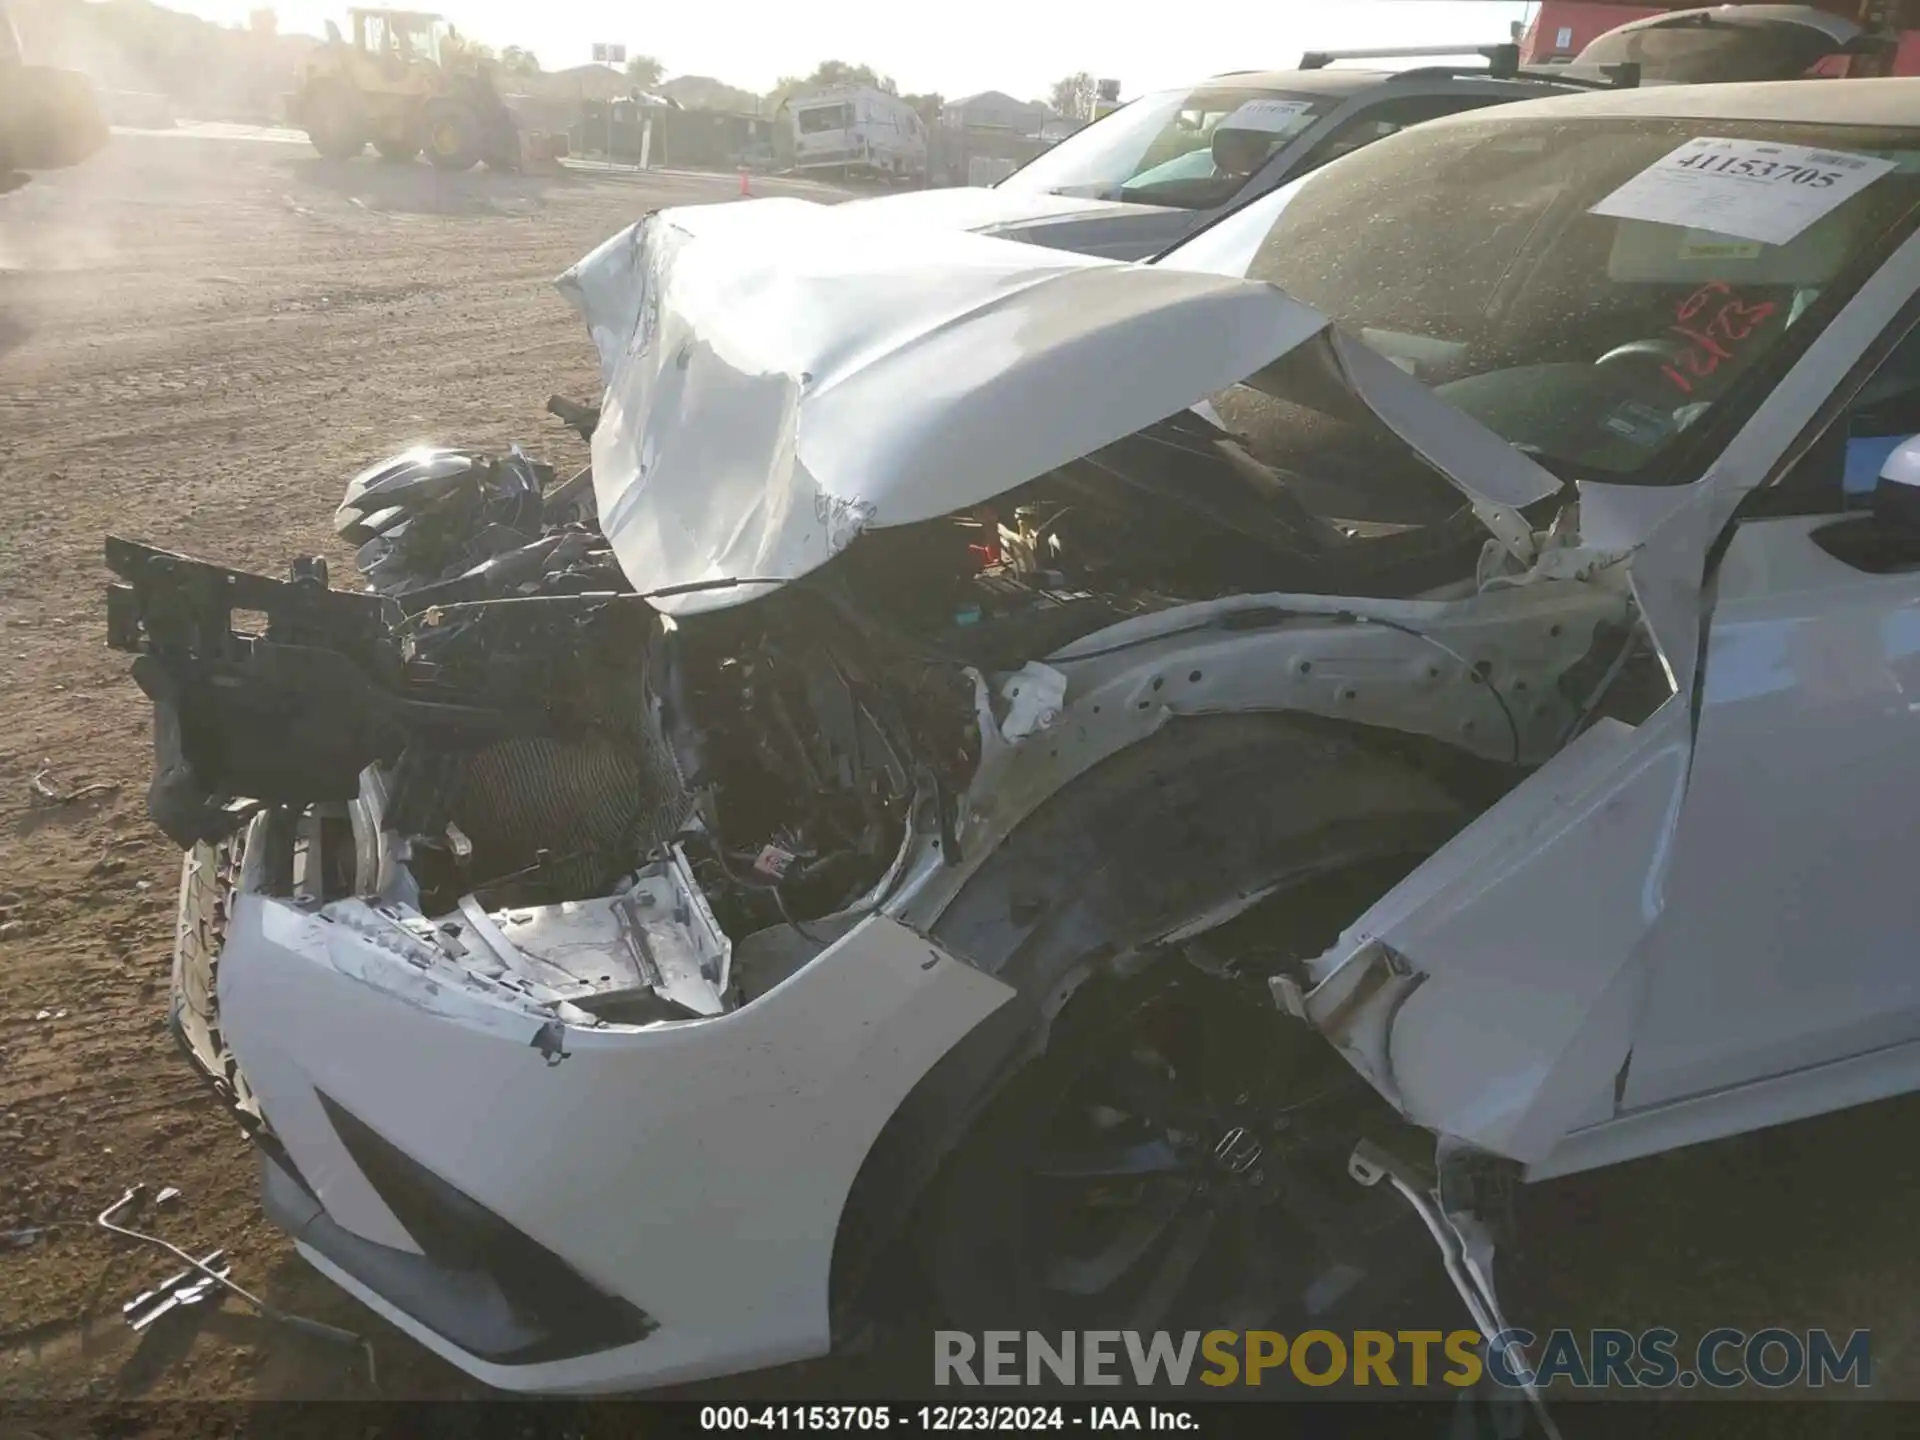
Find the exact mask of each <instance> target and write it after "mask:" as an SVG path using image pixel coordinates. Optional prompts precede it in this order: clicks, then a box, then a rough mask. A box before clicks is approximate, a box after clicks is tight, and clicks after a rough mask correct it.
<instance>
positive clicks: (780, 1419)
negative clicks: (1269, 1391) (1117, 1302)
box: [700, 1405, 1200, 1434]
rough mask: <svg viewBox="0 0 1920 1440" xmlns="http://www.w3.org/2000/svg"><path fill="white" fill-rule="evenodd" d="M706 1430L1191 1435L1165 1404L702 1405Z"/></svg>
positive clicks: (1184, 1419) (1195, 1422)
mask: <svg viewBox="0 0 1920 1440" xmlns="http://www.w3.org/2000/svg"><path fill="white" fill-rule="evenodd" d="M700 1428H701V1430H703V1431H709V1432H726V1431H733V1432H746V1433H751V1432H754V1431H762V1430H775V1431H778V1430H791V1431H834V1430H842V1431H865V1432H877V1431H883V1430H903V1431H907V1432H910V1433H916V1434H929V1433H931V1434H939V1433H946V1432H963V1433H967V1432H976V1433H977V1432H992V1433H1005V1432H1008V1431H1025V1430H1038V1431H1070V1430H1089V1431H1115V1430H1140V1431H1148V1430H1153V1431H1163V1432H1189V1433H1191V1432H1194V1431H1197V1430H1199V1429H1200V1420H1199V1417H1198V1416H1197V1415H1195V1414H1194V1412H1193V1411H1192V1410H1188V1409H1183V1408H1181V1407H1179V1406H1165V1405H703V1406H702V1407H701V1408H700Z"/></svg>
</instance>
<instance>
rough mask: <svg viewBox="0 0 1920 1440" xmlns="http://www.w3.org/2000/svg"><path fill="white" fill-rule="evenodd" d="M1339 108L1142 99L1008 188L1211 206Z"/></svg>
mask: <svg viewBox="0 0 1920 1440" xmlns="http://www.w3.org/2000/svg"><path fill="white" fill-rule="evenodd" d="M1335 103H1336V102H1335V101H1334V100H1332V99H1331V98H1329V97H1315V96H1308V95H1290V94H1287V93H1286V92H1284V91H1280V90H1267V89H1256V88H1249V87H1245V86H1235V85H1223V84H1215V85H1205V86H1201V87H1200V88H1198V89H1195V90H1167V91H1163V92H1161V93H1159V94H1156V95H1146V96H1142V97H1141V98H1140V99H1138V100H1135V101H1132V102H1131V103H1129V104H1127V105H1123V106H1121V107H1120V109H1118V110H1116V111H1114V112H1113V114H1111V115H1109V116H1107V117H1106V118H1105V119H1103V120H1097V121H1095V122H1094V123H1093V124H1091V125H1089V126H1087V128H1086V129H1084V130H1081V131H1079V132H1077V133H1076V134H1073V135H1069V136H1068V137H1067V138H1066V139H1065V140H1062V141H1061V142H1060V143H1059V144H1058V145H1056V146H1054V147H1053V149H1051V150H1049V151H1047V152H1046V153H1045V154H1044V155H1041V156H1040V157H1038V158H1037V159H1035V160H1033V161H1032V162H1030V163H1029V164H1028V165H1026V166H1025V167H1024V168H1022V169H1020V170H1016V171H1015V172H1014V173H1013V174H1012V175H1009V176H1008V177H1007V178H1006V179H1005V180H1002V181H1001V182H1000V185H999V188H1000V189H1002V190H1017V191H1023V192H1027V193H1034V194H1046V195H1073V196H1084V197H1086V198H1089V199H1095V200H1129V201H1133V202H1135V203H1137V204H1143V205H1165V206H1170V207H1173V208H1177V209H1183V210H1205V209H1211V208H1212V207H1213V206H1216V205H1222V204H1225V203H1226V202H1227V201H1228V200H1231V199H1232V198H1233V197H1234V195H1236V194H1237V193H1239V191H1240V189H1241V187H1242V186H1244V185H1245V184H1246V183H1247V180H1248V179H1249V178H1250V177H1251V176H1252V175H1253V173H1254V171H1256V170H1258V169H1259V168H1260V167H1261V166H1262V165H1263V164H1265V163H1266V160H1267V157H1268V156H1269V155H1271V154H1272V153H1273V152H1274V150H1276V149H1277V148H1279V147H1280V146H1281V145H1284V144H1285V143H1286V142H1287V141H1288V140H1291V139H1292V138H1293V137H1294V136H1296V135H1298V134H1299V133H1300V132H1301V131H1303V130H1305V129H1306V128H1307V127H1308V126H1309V125H1311V124H1312V123H1313V122H1314V120H1315V119H1317V118H1318V117H1319V116H1321V115H1323V114H1325V113H1326V112H1327V111H1328V110H1330V109H1332V108H1333V106H1334V104H1335Z"/></svg>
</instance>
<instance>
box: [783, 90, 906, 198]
mask: <svg viewBox="0 0 1920 1440" xmlns="http://www.w3.org/2000/svg"><path fill="white" fill-rule="evenodd" d="M787 111H788V114H789V115H790V116H791V117H792V124H793V164H794V168H795V169H796V170H825V169H831V170H836V171H844V172H846V173H849V174H865V175H879V176H885V177H888V178H891V179H900V180H905V179H911V178H916V177H919V176H922V175H925V174H926V170H927V127H926V124H925V123H924V122H923V121H922V120H921V119H920V116H919V113H918V112H917V111H915V110H914V108H913V107H912V106H911V105H909V104H907V103H906V102H905V101H903V100H902V99H900V97H899V96H897V95H889V94H887V93H886V92H885V91H882V90H876V89H873V88H872V87H871V86H866V85H845V86H835V87H834V88H832V89H829V90H816V91H814V92H813V93H812V94H810V95H802V96H799V97H797V98H795V99H793V100H789V101H788V102H787Z"/></svg>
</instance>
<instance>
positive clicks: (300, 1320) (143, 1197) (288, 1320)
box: [96, 1184, 380, 1390]
mask: <svg viewBox="0 0 1920 1440" xmlns="http://www.w3.org/2000/svg"><path fill="white" fill-rule="evenodd" d="M169 1188H171V1187H169ZM176 1193H177V1192H176ZM147 1198H148V1191H147V1187H146V1186H145V1185H144V1184H141V1185H133V1186H130V1187H129V1188H128V1189H127V1192H126V1193H125V1194H124V1195H122V1196H121V1197H120V1198H119V1199H118V1200H116V1201H114V1202H113V1204H111V1205H109V1206H108V1207H107V1208H106V1209H104V1210H102V1211H101V1212H100V1214H99V1215H98V1216H97V1217H96V1223H97V1224H98V1225H99V1226H100V1228H101V1229H103V1230H110V1231H112V1232H113V1233H114V1234H115V1235H124V1236H125V1237H126V1238H127V1239H129V1240H138V1241H139V1242H140V1243H141V1244H142V1245H152V1246H154V1247H155V1248H157V1249H160V1250H164V1251H166V1252H167V1253H168V1254H169V1255H172V1256H173V1257H174V1258H175V1259H177V1260H182V1261H185V1262H186V1264H187V1265H188V1266H190V1267H191V1269H192V1271H194V1272H197V1273H198V1274H199V1275H200V1276H201V1277H202V1282H201V1283H204V1284H206V1285H219V1286H220V1287H221V1288H223V1289H226V1290H230V1291H232V1292H233V1293H234V1294H235V1295H238V1296H239V1297H240V1298H241V1299H242V1300H244V1301H245V1302H246V1303H247V1304H248V1305H251V1306H252V1307H253V1309H254V1311H255V1313H257V1314H258V1315H259V1316H260V1318H261V1319H263V1320H266V1321H268V1322H270V1323H272V1324H275V1325H280V1326H284V1327H285V1328H287V1329H289V1330H294V1331H298V1332H299V1333H300V1334H302V1335H311V1336H312V1337H313V1338H314V1339H316V1340H326V1341H329V1342H331V1343H333V1344H335V1345H346V1346H349V1347H351V1348H354V1349H357V1350H359V1351H360V1352H361V1353H362V1354H363V1355H365V1356H366V1359H367V1383H368V1384H369V1385H371V1386H372V1387H373V1388H374V1389H376V1390H377V1389H379V1388H380V1376H379V1371H378V1370H377V1369H376V1367H375V1364H374V1357H373V1342H372V1341H371V1340H369V1339H367V1337H366V1336H364V1335H357V1334H355V1333H354V1332H353V1331H351V1330H342V1329H341V1328H340V1327H339V1326H337V1325H328V1324H325V1323H324V1322H322V1321H319V1320H310V1319H308V1318H307V1317H306V1316H304V1315H289V1314H288V1313H287V1312H286V1311H284V1310H281V1309H279V1308H278V1307H277V1306H274V1305H269V1304H268V1303H267V1302H266V1301H265V1300H262V1299H261V1298H260V1297H259V1296H258V1295H255V1294H253V1293H252V1292H250V1291H247V1290H243V1289H241V1288H240V1286H238V1285H236V1284H235V1283H234V1282H233V1281H232V1280H231V1279H229V1278H228V1273H229V1271H230V1269H231V1267H227V1266H223V1267H222V1268H221V1269H218V1270H216V1269H214V1268H213V1266H212V1265H210V1264H209V1263H208V1261H207V1260H196V1259H194V1257H193V1256H191V1255H189V1254H188V1253H187V1252H186V1251H185V1250H182V1249H181V1248H180V1247H179V1246H178V1245H175V1244H173V1243H171V1242H170V1241H166V1240H162V1239H161V1238H160V1237H159V1236H158V1235H149V1234H146V1233H144V1232H143V1231H139V1230H134V1229H131V1228H130V1227H128V1226H126V1225H123V1224H121V1223H120V1217H121V1216H122V1215H123V1214H125V1213H126V1212H127V1211H128V1210H129V1209H133V1210H138V1209H139V1208H140V1207H143V1206H144V1205H145V1204H146V1203H147ZM221 1254H222V1252H219V1251H216V1252H214V1254H213V1255H212V1256H209V1257H208V1260H212V1261H216V1262H217V1261H218V1260H219V1259H220V1258H221ZM172 1284H173V1282H172V1281H168V1282H165V1283H164V1284H163V1285H162V1286H161V1287H160V1288H161V1289H166V1288H167V1286H169V1285H172ZM204 1293H205V1292H204V1291H203V1292H202V1295H204ZM202 1295H196V1296H195V1297H194V1298H195V1300H198V1299H200V1298H202ZM175 1303H176V1304H177V1303H191V1302H179V1301H176V1302H175Z"/></svg>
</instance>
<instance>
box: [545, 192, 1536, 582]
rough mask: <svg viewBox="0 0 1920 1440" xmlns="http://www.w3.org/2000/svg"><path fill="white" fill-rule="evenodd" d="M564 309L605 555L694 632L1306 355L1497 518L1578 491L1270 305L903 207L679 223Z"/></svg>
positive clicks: (596, 269) (765, 204) (802, 207)
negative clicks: (581, 369) (709, 616)
mask: <svg viewBox="0 0 1920 1440" xmlns="http://www.w3.org/2000/svg"><path fill="white" fill-rule="evenodd" d="M559 287H560V289H561V290H562V292H563V293H564V294H565V295H566V296H567V297H568V299H569V300H570V301H571V302H572V303H573V304H574V305H575V306H576V308H577V309H579V310H580V312H581V314H582V316H583V317H584V318H585V320H586V322H587V325H588V327H589V329H590V330H591V332H592V334H593V337H594V343H595V345H596V347H597V348H598V350H599V352H600V361H601V373H602V375H603V377H604V378H605V380H606V384H607V389H606V394H605V396H604V398H603V401H602V406H601V415H600V422H599V426H598V428H597V429H596V430H595V432H594V437H593V474H594V493H595V499H596V501H597V502H598V507H599V515H600V524H601V528H602V529H603V530H604V532H605V533H606V535H607V538H608V540H609V541H610V542H611V544H612V546H613V549H614V553H615V555H616V556H617V557H618V559H619V561H620V565H621V568H622V569H623V570H624V571H625V573H626V575H627V577H628V578H629V579H630V580H631V581H632V582H633V584H634V586H635V587H636V588H637V589H639V590H641V591H642V592H646V593H650V594H651V593H653V592H657V591H661V590H679V591H681V593H678V594H672V595H660V596H658V597H657V598H656V600H655V603H656V604H657V605H658V606H659V607H660V608H661V609H662V610H665V611H667V612H669V613H672V614H690V613H694V612H698V611H703V610H712V609H720V608H723V607H726V606H731V605H737V604H741V603H743V602H745V601H747V600H750V599H753V598H755V597H756V596H758V595H762V594H765V593H766V591H767V589H768V588H770V587H771V586H774V585H778V584H782V583H785V582H787V581H790V580H794V579H797V578H799V577H800V576H802V575H805V574H807V573H808V572H810V571H812V570H815V569H818V568H819V567H820V566H822V565H824V564H825V563H826V562H827V561H829V560H830V559H832V558H833V556H834V555H836V554H837V553H839V551H841V550H842V549H844V548H845V547H846V546H847V545H849V544H850V543H852V541H853V539H854V538H855V537H856V536H857V535H859V534H860V533H861V532H862V531H864V530H868V529H875V528H881V527H886V526H893V525H906V524H912V523H914V522H917V521H923V520H930V519H935V518H937V517H939V516H941V515H945V514H949V513H951V512H953V511H956V510H961V509H965V508H967V507H969V506H972V505H977V504H981V503H984V502H985V501H987V500H990V499H992V498H993V497H994V496H996V495H1000V494H1003V493H1005V492H1006V491H1008V490H1010V489H1012V488H1014V487H1015V486H1017V485H1020V484H1023V483H1025V482H1026V481H1028V480H1030V479H1032V478H1034V477H1035V476H1037V475H1041V474H1044V473H1045V472H1046V471H1048V470H1050V469H1053V468H1054V467H1056V466H1059V465H1063V464H1065V463H1067V462H1068V461H1071V460H1075V459H1078V458H1079V457H1081V456H1083V455H1086V454H1088V453H1089V452H1091V451H1093V450H1097V449H1099V448H1100V447H1101V446H1103V445H1107V444H1111V443H1112V442H1113V441H1115V440H1118V439H1121V438H1122V437H1124V436H1126V435H1129V434H1132V433H1133V432H1134V431H1136V430H1138V429H1140V428H1142V427H1143V426H1146V425H1150V424H1152V423H1154V422H1155V421H1157V420H1161V419H1164V418H1166V417H1167V416H1169V415H1173V414H1177V413H1178V412H1179V411H1181V410H1183V409H1186V408H1188V407H1189V406H1192V405H1194V404H1195V403H1197V402H1198V401H1200V400H1202V399H1205V398H1206V397H1207V396H1209V395H1213V394H1216V393H1218V392H1219V391H1221V390H1224V389H1226V388H1228V387H1229V386H1231V385H1233V384H1235V383H1237V382H1239V381H1241V380H1243V379H1246V378H1247V377H1248V376H1250V375H1253V374H1254V373H1255V372H1257V371H1260V370H1262V369H1265V368H1266V367H1267V366H1268V365H1270V364H1272V363H1273V362H1274V361H1275V360H1277V359H1279V358H1280V357H1281V356H1283V355H1287V354H1289V352H1294V351H1299V352H1301V359H1302V362H1303V363H1308V364H1317V365H1319V366H1320V367H1322V368H1323V369H1324V370H1326V371H1327V372H1329V373H1330V375H1331V377H1332V378H1334V379H1335V380H1336V382H1337V383H1340V384H1343V385H1345V386H1346V387H1347V388H1348V389H1349V390H1350V391H1351V393H1353V394H1354V395H1355V396H1356V397H1358V399H1359V400H1360V401H1361V402H1362V403H1363V404H1365V405H1366V406H1367V407H1368V408H1370V409H1371V410H1373V412H1374V413H1375V414H1376V415H1378V416H1379V418H1380V419H1381V420H1382V421H1384V422H1385V423H1386V424H1387V426H1388V427H1389V428H1390V429H1392V430H1393V431H1394V432H1395V433H1396V434H1398V435H1399V436H1400V437H1401V438H1402V439H1403V440H1405V441H1406V442H1407V443H1408V444H1409V445H1410V446H1412V448H1414V449H1415V450H1416V451H1417V452H1418V453H1420V454H1421V455H1422V456H1423V457H1425V458H1426V459H1427V460H1428V461H1429V462H1430V463H1432V464H1433V465H1434V466H1435V468H1436V469H1438V470H1440V471H1441V472H1442V473H1443V474H1445V475H1446V476H1447V477H1448V478H1449V479H1450V480H1452V481H1453V482H1454V484H1455V485H1456V486H1458V487H1459V488H1460V489H1462V490H1463V491H1465V492H1466V493H1467V494H1468V495H1469V496H1470V497H1471V498H1472V499H1473V500H1474V501H1475V502H1476V507H1477V508H1480V509H1481V510H1482V512H1483V514H1488V513H1490V512H1493V511H1503V510H1506V509H1508V508H1510V507H1517V506H1521V505H1526V504H1530V503H1532V502H1533V501H1535V500H1539V499H1541V498H1544V497H1545V496H1546V495H1549V494H1551V493H1553V492H1554V491H1555V490H1556V489H1557V488H1558V487H1559V482H1558V481H1556V480H1555V479H1554V478H1553V477H1552V476H1550V475H1548V474H1547V473H1546V472H1545V471H1543V470H1541V469H1539V468H1538V467H1537V466H1535V465H1534V464H1533V462H1532V461H1530V460H1528V459H1527V458H1526V457H1525V456H1523V455H1521V454H1520V453H1519V452H1518V451H1516V450H1514V449H1513V448H1512V447H1511V446H1509V445H1507V444H1506V443H1505V442H1504V441H1502V440H1500V439H1499V438H1498V437H1497V436H1495V435H1493V434H1492V433H1491V432H1490V431H1488V430H1486V429H1485V428H1484V427H1482V426H1480V425H1479V424H1478V423H1477V422H1475V421H1473V420H1470V419H1468V418H1467V417H1466V416H1465V415H1463V414H1462V413H1461V412H1459V411H1458V410H1455V409H1453V408H1452V407H1451V406H1449V405H1447V404H1446V403H1445V402H1444V401H1442V400H1440V399H1438V398H1437V397H1435V396H1434V395H1433V394H1432V393H1431V392H1430V391H1428V390H1426V389H1425V388H1424V387H1423V386H1421V385H1420V384H1419V383H1418V382H1416V381H1414V380H1412V379H1411V378H1410V377H1408V376H1406V375H1405V374H1403V373H1402V372H1401V371H1399V370H1398V369H1396V368H1395V367H1394V366H1393V365H1391V364H1390V363H1389V362H1387V361H1386V360H1384V359H1382V358H1381V357H1380V356H1378V355H1376V354H1375V353H1374V352H1373V351H1371V350H1368V349H1366V347H1365V346H1363V345H1360V344H1359V343H1358V342H1357V341H1353V340H1351V339H1349V338H1348V337H1346V336H1344V335H1341V334H1340V333H1339V332H1338V331H1336V330H1334V329H1333V328H1332V327H1331V326H1330V324H1329V322H1328V321H1327V319H1326V318H1325V317H1324V316H1322V315H1321V314H1320V313H1319V312H1317V311H1315V310H1313V309H1311V308H1309V307H1307V306H1305V305H1302V304H1300V303H1299V302H1298V301H1295V300H1293V299H1292V298H1290V297H1289V296H1287V295H1286V294H1284V293H1283V292H1281V291H1280V290H1278V289H1276V288H1274V287H1273V286H1271V285H1266V284H1262V283H1258V282H1254V281H1247V280H1240V279H1233V278H1228V277H1225V276H1219V275H1210V274H1201V273H1195V272H1186V271H1178V270H1173V269H1161V268H1156V267H1152V266H1143V265H1132V264H1121V263H1118V262H1115V261H1108V260H1099V259H1095V258H1092V257H1089V256H1084V255H1073V254H1069V253H1066V252H1064V251H1056V250H1045V249H1040V248H1037V247H1035V246H1031V245H1022V244H1018V243H1016V242H1012V241H1005V240H997V239H993V238H991V237H988V236H983V235H976V234H971V233H967V232H964V231H957V230H956V231H944V230H942V229H940V228H939V227H937V226H930V227H926V228H921V227H918V226H912V227H908V229H907V231H906V232H903V230H902V228H901V227H900V225H899V223H898V222H896V221H894V220H893V219H891V218H890V217H889V216H888V215H887V214H886V213H885V210H884V207H880V206H871V207H864V208H863V207H859V206H854V205H842V206H823V205H818V204H814V203H812V202H810V201H804V200H790V199H776V200H759V201H751V202H745V203H737V204H728V205H713V206H698V207H689V208H683V209H674V210H664V211H660V212H657V213H656V214H653V215H650V216H648V217H647V218H646V219H644V220H642V221H640V222H639V223H638V224H636V225H634V226H631V227H629V228H628V229H627V230H625V231H622V232H621V233H620V234H618V235H616V236H614V237H613V238H612V239H611V240H609V241H607V242H606V243H605V244H603V245H601V246H600V247H599V248H598V249H596V250H594V251H593V252H592V253H591V254H589V255H588V256H587V257H586V258H585V259H583V260H582V261H580V263H579V264H577V265H575V266H574V267H573V268H572V269H571V270H569V271H568V272H567V273H566V274H565V275H563V276H562V277H561V278H560V281H559ZM730 581H739V582H743V583H739V584H728V583H726V582H730ZM686 587H694V588H686ZM702 587H704V588H702Z"/></svg>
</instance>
